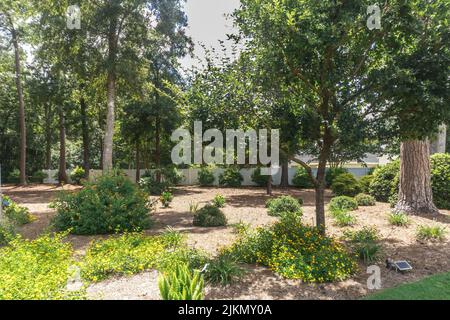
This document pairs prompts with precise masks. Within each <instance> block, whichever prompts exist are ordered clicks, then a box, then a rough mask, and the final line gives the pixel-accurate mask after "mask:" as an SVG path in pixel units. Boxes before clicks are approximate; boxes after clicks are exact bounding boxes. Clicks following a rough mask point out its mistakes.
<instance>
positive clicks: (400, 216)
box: [388, 212, 409, 227]
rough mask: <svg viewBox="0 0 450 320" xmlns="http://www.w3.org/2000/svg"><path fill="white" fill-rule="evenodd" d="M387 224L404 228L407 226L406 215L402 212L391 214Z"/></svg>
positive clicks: (407, 219)
mask: <svg viewBox="0 0 450 320" xmlns="http://www.w3.org/2000/svg"><path fill="white" fill-rule="evenodd" d="M388 220H389V223H390V224H392V225H394V226H397V227H406V226H407V225H408V224H409V218H408V215H406V214H405V213H403V212H399V213H391V214H390V215H389V217H388Z"/></svg>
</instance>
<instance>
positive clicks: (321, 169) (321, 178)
mask: <svg viewBox="0 0 450 320" xmlns="http://www.w3.org/2000/svg"><path fill="white" fill-rule="evenodd" d="M326 166H327V161H326V158H324V159H322V160H321V161H319V166H318V168H317V175H316V180H317V184H316V187H315V191H316V226H317V228H319V229H320V230H321V232H322V233H325V227H326V225H325V172H326Z"/></svg>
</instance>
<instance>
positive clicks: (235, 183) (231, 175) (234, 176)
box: [219, 167, 244, 188]
mask: <svg viewBox="0 0 450 320" xmlns="http://www.w3.org/2000/svg"><path fill="white" fill-rule="evenodd" d="M242 181H244V177H242V175H241V173H240V172H239V169H238V168H234V167H230V168H227V169H225V172H224V173H222V174H221V175H220V176H219V185H221V186H223V187H231V188H237V187H240V186H241V185H242Z"/></svg>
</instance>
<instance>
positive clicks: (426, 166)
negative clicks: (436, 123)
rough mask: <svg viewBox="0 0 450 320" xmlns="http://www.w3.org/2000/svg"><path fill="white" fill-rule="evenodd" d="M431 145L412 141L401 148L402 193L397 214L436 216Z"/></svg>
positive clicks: (403, 144) (399, 196) (403, 143)
mask: <svg viewBox="0 0 450 320" xmlns="http://www.w3.org/2000/svg"><path fill="white" fill-rule="evenodd" d="M429 150H430V144H429V142H428V141H418V140H410V141H405V142H402V144H401V146H400V191H399V195H398V203H397V205H396V207H395V210H396V211H397V212H405V213H408V214H420V213H426V214H435V213H438V212H439V211H438V210H437V209H436V207H435V205H434V204H433V192H432V189H431V173H430V153H429Z"/></svg>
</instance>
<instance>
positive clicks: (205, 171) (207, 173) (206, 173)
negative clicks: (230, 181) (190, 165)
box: [198, 167, 216, 187]
mask: <svg viewBox="0 0 450 320" xmlns="http://www.w3.org/2000/svg"><path fill="white" fill-rule="evenodd" d="M215 180H216V179H215V177H214V174H213V173H212V170H211V168H209V167H202V168H200V171H199V172H198V183H200V185H201V186H204V187H205V186H212V185H213V184H214V181H215Z"/></svg>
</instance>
